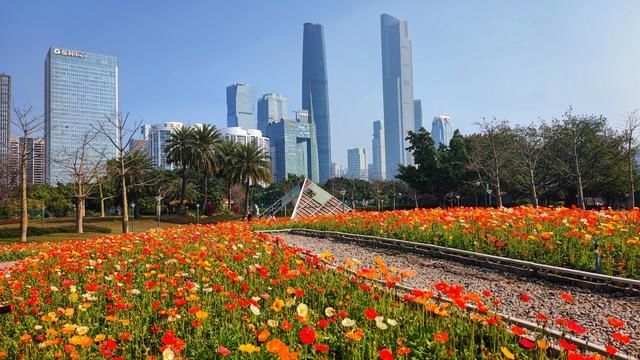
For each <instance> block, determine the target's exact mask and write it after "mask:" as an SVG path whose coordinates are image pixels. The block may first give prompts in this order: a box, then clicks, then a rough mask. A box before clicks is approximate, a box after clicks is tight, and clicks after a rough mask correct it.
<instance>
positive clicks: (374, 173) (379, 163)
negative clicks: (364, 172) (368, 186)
mask: <svg viewBox="0 0 640 360" xmlns="http://www.w3.org/2000/svg"><path fill="white" fill-rule="evenodd" d="M371 150H372V151H371V155H372V156H373V159H372V163H371V180H384V179H386V178H387V171H386V165H387V164H386V163H385V160H384V159H385V153H384V128H383V126H382V121H380V120H376V121H374V122H373V139H372V140H371Z"/></svg>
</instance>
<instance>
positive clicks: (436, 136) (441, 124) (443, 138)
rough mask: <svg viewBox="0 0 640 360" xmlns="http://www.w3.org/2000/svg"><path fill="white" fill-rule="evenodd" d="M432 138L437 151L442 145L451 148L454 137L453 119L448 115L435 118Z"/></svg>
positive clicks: (432, 124) (432, 126) (432, 125)
mask: <svg viewBox="0 0 640 360" xmlns="http://www.w3.org/2000/svg"><path fill="white" fill-rule="evenodd" d="M431 137H432V138H433V142H435V143H436V149H437V148H439V147H440V144H442V145H444V146H449V142H450V141H451V138H452V137H453V128H452V127H451V118H450V117H448V116H447V115H440V116H434V117H433V122H432V123H431Z"/></svg>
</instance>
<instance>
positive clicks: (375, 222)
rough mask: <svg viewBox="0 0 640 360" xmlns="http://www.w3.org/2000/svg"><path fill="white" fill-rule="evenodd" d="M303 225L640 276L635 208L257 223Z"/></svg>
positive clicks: (454, 211) (434, 212)
mask: <svg viewBox="0 0 640 360" xmlns="http://www.w3.org/2000/svg"><path fill="white" fill-rule="evenodd" d="M287 227H304V228H308V229H315V230H331V231H341V232H348V233H355V234H364V235H373V236H383V237H390V238H395V239H402V240H407V241H416V242H423V243H429V244H435V245H441V246H446V247H452V248H457V249H463V250H469V251H475V252H480V253H484V254H491V255H498V256H504V257H509V258H514V259H520V260H527V261H533V262H538V263H544V264H548V265H555V266H562V267H567V268H572V269H578V270H583V271H591V272H593V271H595V254H596V251H597V252H598V253H599V256H600V259H601V264H600V272H601V273H603V274H607V275H614V276H621V277H628V278H633V279H639V278H640V211H639V210H633V211H613V210H603V211H584V210H579V209H568V208H558V209H552V208H544V207H540V208H537V209H536V208H532V207H517V208H510V209H507V208H504V209H486V208H464V207H458V208H450V209H446V210H444V209H418V210H411V211H387V212H352V213H348V214H341V215H336V216H318V217H314V218H307V219H300V220H296V221H289V220H279V221H278V222H275V223H273V222H272V223H261V224H259V225H258V226H257V228H272V229H275V228H287Z"/></svg>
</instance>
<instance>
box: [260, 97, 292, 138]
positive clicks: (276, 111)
mask: <svg viewBox="0 0 640 360" xmlns="http://www.w3.org/2000/svg"><path fill="white" fill-rule="evenodd" d="M285 117H287V98H286V97H285V96H284V95H281V94H276V93H268V94H264V95H262V97H261V98H260V99H259V100H258V130H260V131H262V132H264V131H265V130H266V129H267V124H269V123H272V122H276V121H278V120H280V119H284V118H285Z"/></svg>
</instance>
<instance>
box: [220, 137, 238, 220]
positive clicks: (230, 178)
mask: <svg viewBox="0 0 640 360" xmlns="http://www.w3.org/2000/svg"><path fill="white" fill-rule="evenodd" d="M237 152H238V143H235V142H232V141H228V140H224V141H222V142H221V143H220V145H218V149H217V151H216V164H217V173H218V175H219V176H220V177H221V178H223V179H224V180H225V183H226V185H227V209H229V210H231V187H233V185H234V184H236V183H237V179H238V177H237V174H236V166H235V162H236V158H237V156H236V154H237Z"/></svg>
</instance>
